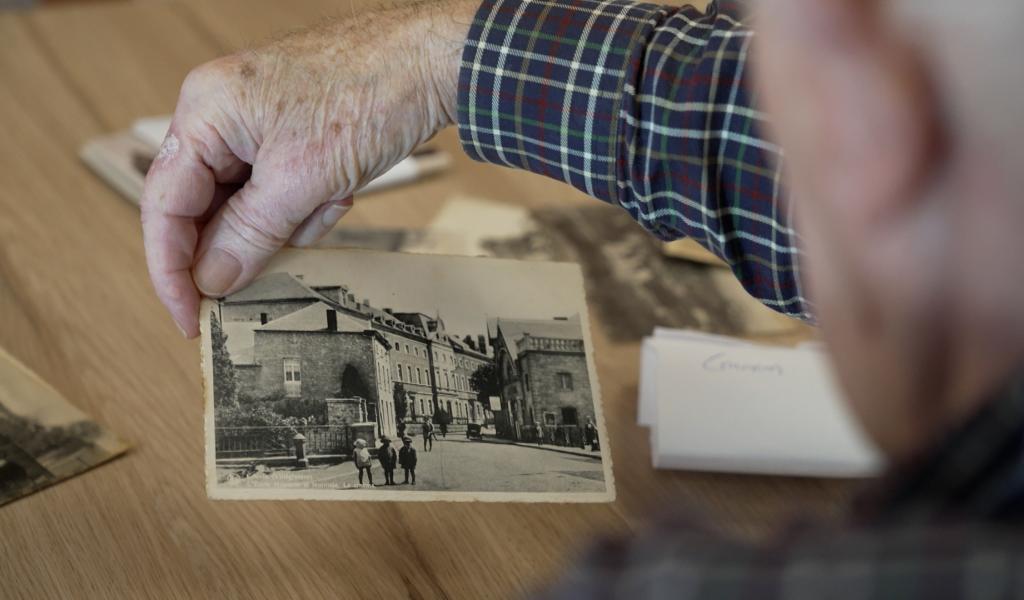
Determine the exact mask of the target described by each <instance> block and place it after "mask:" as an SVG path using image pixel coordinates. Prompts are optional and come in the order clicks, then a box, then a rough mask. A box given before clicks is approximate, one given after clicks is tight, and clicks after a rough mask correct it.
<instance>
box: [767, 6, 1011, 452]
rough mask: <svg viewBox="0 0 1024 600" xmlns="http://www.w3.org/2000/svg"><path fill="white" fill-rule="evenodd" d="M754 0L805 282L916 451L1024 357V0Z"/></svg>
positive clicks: (891, 440)
mask: <svg viewBox="0 0 1024 600" xmlns="http://www.w3.org/2000/svg"><path fill="white" fill-rule="evenodd" d="M758 6H759V7H760V8H759V10H760V16H759V19H760V22H759V25H758V30H759V36H758V38H757V41H756V42H755V43H756V44H758V45H759V48H758V51H757V52H754V53H752V56H757V57H759V60H758V63H757V68H758V85H759V89H760V90H761V91H762V92H763V93H764V95H765V97H766V102H767V106H768V108H769V112H770V113H771V115H772V121H773V128H774V131H775V133H776V137H777V139H778V140H779V141H780V142H781V145H782V146H783V147H784V148H785V159H784V160H785V164H784V172H785V174H786V178H787V183H788V185H789V189H790V193H789V198H790V201H791V202H792V205H793V208H794V209H795V220H794V223H795V226H796V229H797V230H798V232H799V234H800V238H799V241H800V245H801V247H802V266H803V268H804V273H805V279H804V281H805V282H806V283H807V286H806V287H807V289H806V290H805V296H807V297H808V298H809V299H810V301H811V302H812V309H813V311H814V312H815V314H816V315H817V316H818V318H819V320H820V322H821V325H822V329H823V332H824V335H825V337H826V339H827V341H828V342H829V345H830V348H831V352H832V355H833V358H834V362H835V366H836V369H837V371H838V374H839V377H840V380H841V381H842V383H843V385H844V387H845V389H846V391H847V393H848V396H849V398H850V402H851V404H852V407H853V410H854V411H855V412H856V413H857V415H858V416H859V417H860V419H861V421H862V422H863V424H864V425H865V427H866V429H867V431H868V433H869V434H870V435H871V436H872V437H873V438H874V439H875V440H876V441H877V442H878V443H879V444H880V445H881V446H882V448H883V449H884V450H886V451H887V452H889V453H890V454H891V455H893V456H894V457H895V458H897V459H906V458H909V457H911V456H912V455H913V454H915V453H916V452H918V451H920V450H922V449H923V448H924V447H925V446H926V445H927V444H929V443H931V442H933V441H934V440H935V438H937V437H938V436H940V435H941V434H943V433H944V432H946V431H947V430H949V429H950V428H952V427H954V426H955V425H956V424H958V423H959V422H961V421H963V420H964V419H965V418H967V417H968V416H969V415H970V414H971V413H972V412H974V411H975V410H976V409H977V408H979V407H980V406H981V404H982V402H983V401H984V400H985V397H986V394H988V393H991V392H993V391H996V390H997V389H998V387H999V386H1000V384H1001V383H1002V382H1003V381H1004V380H1006V378H1007V377H1008V376H1009V375H1010V374H1011V372H1012V371H1013V370H1014V369H1015V368H1016V367H1020V366H1024V198H1022V190H1024V100H1022V92H1024V69H1022V68H1021V67H1020V64H1019V62H1018V58H1017V57H1018V55H1019V51H1018V47H1019V46H1020V45H1021V42H1020V41H1019V38H1020V33H1019V27H1020V25H1021V24H1022V23H1024V3H1021V2H1018V1H1014V0H1003V1H1002V2H998V3H996V2H983V3H981V4H978V3H971V2H964V1H962V0H903V1H894V2H885V3H883V2H878V1H874V0H771V1H769V2H764V3H763V4H759V5H758Z"/></svg>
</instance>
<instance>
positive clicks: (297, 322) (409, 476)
mask: <svg viewBox="0 0 1024 600" xmlns="http://www.w3.org/2000/svg"><path fill="white" fill-rule="evenodd" d="M538 290H543V293H542V294H541V293H537V291H538ZM202 318H203V367H204V375H205V383H206V428H207V431H206V438H207V439H206V442H207V487H208V492H209V494H210V496H211V497H213V498H221V499H289V498H296V499H298V498H308V499H346V500H348V499H354V500H493V501H527V502H528V501H553V502H574V501H575V502H600V501H610V500H612V499H613V498H614V485H613V481H612V477H611V464H610V458H609V456H610V455H609V452H608V447H607V443H606V439H607V438H606V435H605V431H606V430H605V424H604V420H603V415H602V411H601V404H600V394H599V390H598V384H597V378H596V373H595V369H594V362H593V356H592V350H591V341H590V335H589V323H588V316H587V308H586V302H585V297H584V291H583V276H582V272H581V270H580V267H579V266H577V265H573V264H563V263H538V262H520V261H512V260H498V259H486V258H466V257H453V256H432V255H411V254H391V253H378V252H368V251H358V250H291V251H287V252H285V253H283V254H282V255H281V256H279V257H278V258H276V259H275V260H274V262H273V263H272V264H271V265H270V266H269V267H268V268H267V269H266V270H265V271H264V273H263V275H262V276H261V277H260V278H258V279H257V280H256V281H255V282H254V283H253V284H251V285H250V286H249V287H247V288H245V289H244V290H241V291H239V292H236V293H234V294H232V295H230V296H228V297H225V298H221V299H219V300H216V301H213V300H207V301H205V302H204V304H203V307H202Z"/></svg>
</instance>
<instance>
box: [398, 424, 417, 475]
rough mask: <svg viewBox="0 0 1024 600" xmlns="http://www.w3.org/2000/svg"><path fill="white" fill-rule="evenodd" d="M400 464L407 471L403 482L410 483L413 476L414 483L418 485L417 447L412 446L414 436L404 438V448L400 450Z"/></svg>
mask: <svg viewBox="0 0 1024 600" xmlns="http://www.w3.org/2000/svg"><path fill="white" fill-rule="evenodd" d="M398 464H399V465H401V466H402V469H403V470H404V471H405V481H404V482H403V483H409V479H410V476H411V478H412V484H413V485H416V449H415V448H413V447H412V438H411V437H409V436H405V437H403V438H402V449H401V450H399V451H398Z"/></svg>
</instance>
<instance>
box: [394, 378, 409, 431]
mask: <svg viewBox="0 0 1024 600" xmlns="http://www.w3.org/2000/svg"><path fill="white" fill-rule="evenodd" d="M393 395H394V399H395V418H396V419H401V420H402V421H404V420H405V417H406V413H407V412H408V400H407V395H406V393H405V385H404V384H403V383H402V382H400V381H396V382H395V391H394V394H393Z"/></svg>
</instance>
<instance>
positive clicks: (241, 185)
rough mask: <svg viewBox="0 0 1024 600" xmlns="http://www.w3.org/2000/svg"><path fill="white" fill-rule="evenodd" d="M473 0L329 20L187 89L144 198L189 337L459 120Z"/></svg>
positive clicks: (211, 70) (158, 279) (156, 281)
mask: <svg viewBox="0 0 1024 600" xmlns="http://www.w3.org/2000/svg"><path fill="white" fill-rule="evenodd" d="M474 9H475V4H474V3H472V2H470V3H467V2H464V1H461V0H456V1H454V2H452V1H449V2H441V3H433V4H419V5H415V6H412V7H408V8H400V9H394V10H390V11H383V12H378V13H374V14H368V15H362V16H359V17H354V18H350V19H342V20H337V21H333V22H330V23H327V24H325V25H322V26H319V27H317V28H314V29H311V30H306V31H302V32H299V33H294V34H291V35H289V36H287V37H284V38H282V39H279V40H277V41H274V42H272V43H270V44H268V45H266V46H263V47H261V48H257V49H254V50H248V51H245V52H241V53H239V54H235V55H232V56H227V57H224V58H221V59H218V60H215V61H212V62H209V63H207V64H204V65H202V66H200V67H198V68H196V69H195V70H193V71H192V72H191V73H189V75H188V77H187V78H186V80H185V83H184V84H183V86H182V89H181V95H180V97H179V100H178V106H177V108H176V109H175V113H174V119H173V121H172V122H171V126H170V130H169V132H168V135H167V138H166V139H165V140H164V143H163V145H162V147H161V148H160V151H159V154H158V155H157V157H156V159H155V160H154V162H153V166H152V167H151V169H150V172H149V174H148V176H147V177H146V185H145V189H144V192H143V196H142V224H143V232H144V236H145V246H146V259H147V262H148V264H149V271H150V277H151V278H152V280H153V285H154V287H155V288H156V292H157V295H158V296H159V297H160V299H161V301H162V302H163V303H164V304H165V305H166V306H167V308H168V310H169V311H170V312H171V315H172V317H173V318H174V320H175V322H176V323H177V324H178V326H179V327H180V328H181V330H182V333H183V334H184V335H185V336H186V337H194V336H195V335H197V334H198V307H199V298H200V293H202V294H205V295H207V296H212V297H217V296H223V295H226V294H230V293H232V292H234V291H236V290H238V289H240V288H241V287H244V286H245V285H246V284H247V283H249V282H250V281H252V279H253V278H254V277H255V276H256V275H258V274H259V272H260V270H261V269H262V268H263V266H264V265H265V264H266V263H267V261H268V260H269V259H270V258H271V256H273V255H274V253H275V252H277V251H278V250H279V249H280V248H281V247H282V246H284V245H285V244H288V243H290V244H293V245H296V246H305V245H309V244H312V243H313V242H315V241H316V240H317V239H319V238H320V237H321V236H322V235H323V234H325V233H326V232H327V231H329V230H330V228H331V227H333V226H334V224H335V223H336V222H337V221H338V219H340V218H341V217H342V216H343V215H344V214H345V212H347V211H348V209H349V208H350V207H351V205H352V193H353V192H354V191H356V190H358V189H359V187H360V186H361V185H363V184H365V183H367V182H368V181H369V180H371V179H373V178H374V177H376V176H377V175H380V174H381V173H383V172H384V171H386V170H387V169H388V168H390V167H391V166H392V165H394V164H395V163H396V162H398V161H399V160H401V159H402V158H404V157H405V156H407V155H408V154H409V153H410V152H411V151H412V150H413V149H414V148H415V147H416V146H417V145H418V144H420V143H422V142H424V141H426V140H427V139H429V138H430V137H431V136H433V135H434V134H435V133H436V132H438V131H439V130H440V129H442V128H444V127H446V126H447V125H449V124H451V123H452V122H453V120H454V110H455V102H456V86H457V79H458V64H459V57H460V54H461V49H462V45H463V43H464V41H465V36H466V32H467V31H468V28H469V22H470V20H471V19H472V16H473V11H474Z"/></svg>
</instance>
